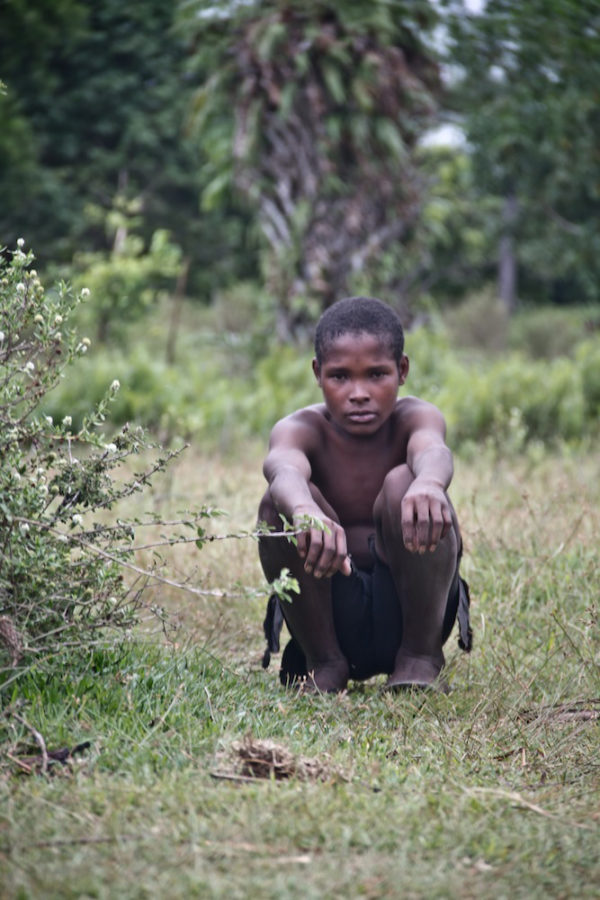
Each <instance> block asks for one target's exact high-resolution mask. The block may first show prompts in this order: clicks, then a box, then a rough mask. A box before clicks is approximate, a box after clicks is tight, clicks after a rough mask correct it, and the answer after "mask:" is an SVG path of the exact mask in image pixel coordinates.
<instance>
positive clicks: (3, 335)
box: [0, 331, 6, 344]
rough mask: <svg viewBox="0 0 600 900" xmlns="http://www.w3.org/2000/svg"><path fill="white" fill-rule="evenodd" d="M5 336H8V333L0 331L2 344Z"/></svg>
mask: <svg viewBox="0 0 600 900" xmlns="http://www.w3.org/2000/svg"><path fill="white" fill-rule="evenodd" d="M5 337H6V335H5V334H4V332H3V331H0V344H1V343H2V341H3V340H4V338H5Z"/></svg>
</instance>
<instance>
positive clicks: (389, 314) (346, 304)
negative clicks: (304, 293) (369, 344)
mask: <svg viewBox="0 0 600 900" xmlns="http://www.w3.org/2000/svg"><path fill="white" fill-rule="evenodd" d="M342 334H371V335H373V336H374V337H377V338H378V339H379V340H380V341H381V343H382V344H383V345H384V346H386V348H387V349H388V350H389V352H390V355H391V356H392V357H393V358H394V359H395V360H396V365H397V366H398V368H400V365H401V362H402V357H403V354H404V332H403V330H402V324H401V322H400V318H399V317H398V315H397V313H395V312H394V310H393V309H392V308H391V306H388V305H387V303H384V302H383V301H382V300H377V299H376V298H375V297H346V298H345V299H344V300H338V301H337V302H336V303H334V304H333V305H332V306H330V307H328V308H327V309H326V310H325V312H324V313H323V315H322V316H321V318H320V319H319V321H318V323H317V330H316V332H315V356H316V358H317V363H318V365H319V366H321V365H322V363H323V360H324V359H325V357H326V356H327V352H328V350H329V348H330V346H331V344H332V343H333V342H334V341H335V339H336V338H338V337H340V335H342Z"/></svg>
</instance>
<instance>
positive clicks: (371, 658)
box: [263, 549, 472, 684]
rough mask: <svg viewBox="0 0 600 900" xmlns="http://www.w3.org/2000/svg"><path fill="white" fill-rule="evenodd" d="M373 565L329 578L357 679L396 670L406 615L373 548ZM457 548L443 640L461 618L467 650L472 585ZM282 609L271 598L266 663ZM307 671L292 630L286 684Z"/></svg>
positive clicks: (274, 647) (336, 620)
mask: <svg viewBox="0 0 600 900" xmlns="http://www.w3.org/2000/svg"><path fill="white" fill-rule="evenodd" d="M372 553H373V558H374V565H373V568H372V569H371V570H369V571H365V570H363V569H357V568H356V567H355V566H353V567H352V573H351V574H350V575H342V574H340V573H339V572H338V573H337V574H336V575H334V576H333V578H332V579H331V592H332V602H333V618H334V623H335V630H336V633H337V637H338V641H339V644H340V648H341V650H342V653H343V654H344V656H345V657H346V659H347V660H348V664H349V666H350V677H351V678H353V679H356V680H359V681H360V680H364V679H365V678H371V676H372V675H378V674H387V675H389V674H390V672H392V671H393V670H394V663H395V659H396V653H397V652H398V647H399V646H400V643H401V640H402V614H401V610H400V602H399V600H398V595H397V594H396V587H395V585H394V580H393V578H392V573H391V571H390V569H389V567H388V566H387V565H386V564H385V563H384V562H382V561H381V560H380V559H379V557H378V556H377V554H376V553H375V551H374V550H373V549H372ZM460 556H461V553H460V552H459V555H458V559H457V561H456V571H455V573H454V578H453V580H452V585H451V587H450V591H449V594H448V602H447V604H446V613H445V615H444V624H443V627H442V642H443V643H445V642H446V641H447V640H448V637H449V636H450V632H451V631H452V628H453V626H454V623H455V621H456V619H457V617H458V625H459V637H458V644H459V647H461V649H462V650H466V651H467V652H468V651H470V649H471V643H472V636H471V627H470V623H469V588H468V585H467V583H466V582H465V581H464V579H462V578H461V577H460V575H459V564H460ZM283 615H284V614H283V609H282V607H281V603H280V601H279V599H278V598H277V597H276V596H275V595H273V596H272V597H271V598H270V599H269V606H268V607H267V616H266V618H265V621H264V631H265V637H266V639H267V644H268V649H267V651H266V652H265V656H264V657H263V666H265V667H266V666H267V665H268V664H269V659H270V652H271V651H274V652H277V651H278V650H279V633H280V631H281V627H282V625H283ZM306 674H307V669H306V660H305V658H304V653H303V652H302V649H301V647H300V645H299V644H298V642H297V641H296V640H295V639H294V637H293V635H292V638H291V640H290V641H289V643H288V644H287V646H286V648H285V650H284V652H283V656H282V660H281V671H280V677H281V681H282V682H283V683H284V684H287V683H289V682H290V681H293V680H295V679H296V678H298V677H303V676H305V675H306Z"/></svg>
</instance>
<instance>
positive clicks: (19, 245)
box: [17, 238, 25, 248]
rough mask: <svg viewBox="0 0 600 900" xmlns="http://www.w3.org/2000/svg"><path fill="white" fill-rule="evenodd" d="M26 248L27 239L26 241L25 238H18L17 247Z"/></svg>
mask: <svg viewBox="0 0 600 900" xmlns="http://www.w3.org/2000/svg"><path fill="white" fill-rule="evenodd" d="M24 246H25V239H24V238H17V247H20V248H22V247H24Z"/></svg>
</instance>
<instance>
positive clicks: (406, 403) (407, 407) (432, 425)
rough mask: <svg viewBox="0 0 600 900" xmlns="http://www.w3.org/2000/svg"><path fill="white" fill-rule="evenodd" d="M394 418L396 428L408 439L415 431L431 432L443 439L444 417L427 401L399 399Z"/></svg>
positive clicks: (409, 397)
mask: <svg viewBox="0 0 600 900" xmlns="http://www.w3.org/2000/svg"><path fill="white" fill-rule="evenodd" d="M395 418H396V422H397V426H398V427H399V428H400V430H401V431H402V433H403V434H404V435H406V437H410V436H411V435H412V434H413V433H414V432H415V431H433V432H437V433H438V434H440V435H441V437H442V438H444V437H445V434H446V421H445V419H444V416H443V415H442V413H441V412H440V410H439V409H438V408H437V406H434V404H433V403H429V402H428V401H427V400H421V399H420V398H419V397H412V396H408V397H401V398H400V399H399V400H398V402H397V404H396V411H395Z"/></svg>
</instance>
